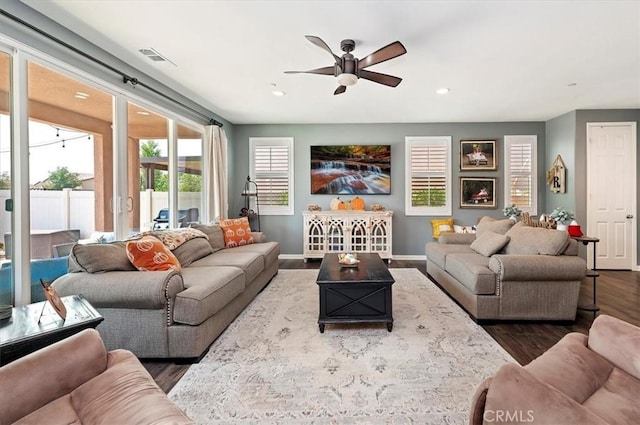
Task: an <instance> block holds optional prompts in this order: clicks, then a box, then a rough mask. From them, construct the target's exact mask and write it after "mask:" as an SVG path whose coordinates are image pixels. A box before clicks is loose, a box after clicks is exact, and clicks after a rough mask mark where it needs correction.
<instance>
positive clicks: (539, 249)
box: [504, 222, 571, 255]
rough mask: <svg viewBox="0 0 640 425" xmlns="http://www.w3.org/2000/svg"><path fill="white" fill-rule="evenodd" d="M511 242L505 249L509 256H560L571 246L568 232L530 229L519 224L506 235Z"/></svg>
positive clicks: (537, 228) (541, 228)
mask: <svg viewBox="0 0 640 425" xmlns="http://www.w3.org/2000/svg"><path fill="white" fill-rule="evenodd" d="M506 235H507V236H509V238H510V241H509V243H508V244H507V245H506V246H505V248H504V253H505V254H507V255H560V254H562V253H563V252H564V251H565V250H566V249H567V246H569V243H570V241H571V237H570V236H569V234H568V233H567V232H562V231H559V230H555V229H545V228H543V227H529V226H526V225H525V224H524V223H522V222H519V223H518V224H516V225H515V226H513V227H512V228H511V229H509V231H508V232H507V233H506Z"/></svg>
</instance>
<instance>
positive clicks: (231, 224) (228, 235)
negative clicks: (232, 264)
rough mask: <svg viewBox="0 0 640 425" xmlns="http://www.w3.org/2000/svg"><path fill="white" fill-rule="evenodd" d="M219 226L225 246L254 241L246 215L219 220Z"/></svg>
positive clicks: (229, 246) (232, 246) (230, 246)
mask: <svg viewBox="0 0 640 425" xmlns="http://www.w3.org/2000/svg"><path fill="white" fill-rule="evenodd" d="M220 227H221V228H222V233H223V234H224V246H225V248H234V247H236V246H242V245H249V244H252V243H255V242H256V241H255V240H254V239H253V235H252V234H251V227H250V226H249V219H248V218H247V217H242V218H227V219H224V220H220Z"/></svg>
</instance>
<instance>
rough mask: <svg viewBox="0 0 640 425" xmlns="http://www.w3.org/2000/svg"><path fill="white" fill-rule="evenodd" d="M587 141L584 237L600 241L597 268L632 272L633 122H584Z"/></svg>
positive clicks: (633, 208) (590, 254) (633, 243)
mask: <svg viewBox="0 0 640 425" xmlns="http://www.w3.org/2000/svg"><path fill="white" fill-rule="evenodd" d="M587 141H588V143H587V167H588V168H587V176H588V184H587V190H588V200H587V209H588V212H587V234H588V235H589V236H593V237H597V238H599V239H600V242H599V243H598V246H597V259H596V260H597V267H598V268H601V269H625V270H630V269H633V268H634V262H635V250H634V247H635V239H636V237H635V236H636V225H635V216H636V211H635V205H636V123H588V124H587ZM592 255H593V253H592V252H591V250H588V256H589V258H588V263H589V265H591V264H593V263H592V261H593V258H592Z"/></svg>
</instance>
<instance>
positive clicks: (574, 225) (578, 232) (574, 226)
mask: <svg viewBox="0 0 640 425" xmlns="http://www.w3.org/2000/svg"><path fill="white" fill-rule="evenodd" d="M568 230H569V235H571V236H582V235H583V234H584V233H582V229H581V228H580V225H579V224H578V222H577V221H575V220H573V221H572V222H571V224H569V228H568Z"/></svg>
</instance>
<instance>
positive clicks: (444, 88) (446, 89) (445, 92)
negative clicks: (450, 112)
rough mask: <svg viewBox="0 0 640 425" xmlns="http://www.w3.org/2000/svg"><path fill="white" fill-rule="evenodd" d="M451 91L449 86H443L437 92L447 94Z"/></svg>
mask: <svg viewBox="0 0 640 425" xmlns="http://www.w3.org/2000/svg"><path fill="white" fill-rule="evenodd" d="M449 91H450V90H449V89H448V88H446V87H443V88H441V89H438V90H436V93H438V94H447V93H449Z"/></svg>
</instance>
